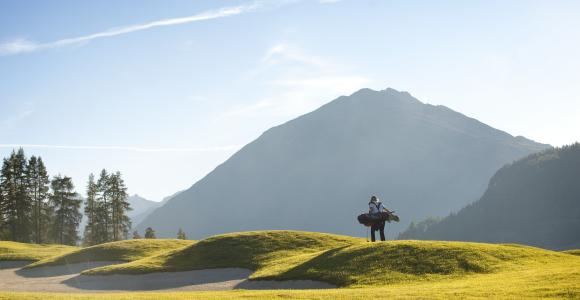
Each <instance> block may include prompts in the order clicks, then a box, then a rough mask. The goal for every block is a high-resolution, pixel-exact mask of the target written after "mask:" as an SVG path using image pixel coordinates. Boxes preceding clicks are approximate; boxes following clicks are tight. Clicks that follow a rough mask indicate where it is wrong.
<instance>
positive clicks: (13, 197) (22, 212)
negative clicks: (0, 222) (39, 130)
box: [0, 148, 31, 242]
mask: <svg viewBox="0 0 580 300" xmlns="http://www.w3.org/2000/svg"><path fill="white" fill-rule="evenodd" d="M0 178H1V185H2V188H1V189H2V193H3V197H2V198H3V207H2V209H3V211H2V214H3V215H4V223H5V226H6V230H7V231H8V238H9V239H10V240H12V241H18V242H30V232H31V220H30V217H31V209H30V208H31V203H30V199H29V198H28V194H27V184H26V156H25V155H24V150H22V148H20V149H18V152H16V151H14V150H13V151H12V154H11V155H10V157H9V158H8V159H4V161H3V164H2V170H1V172H0Z"/></svg>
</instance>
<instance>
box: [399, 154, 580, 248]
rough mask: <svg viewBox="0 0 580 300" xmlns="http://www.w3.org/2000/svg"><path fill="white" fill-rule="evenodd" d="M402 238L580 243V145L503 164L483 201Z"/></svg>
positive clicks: (559, 244)
mask: <svg viewBox="0 0 580 300" xmlns="http://www.w3.org/2000/svg"><path fill="white" fill-rule="evenodd" d="M399 237H400V238H401V239H429V240H433V239H437V240H460V241H479V242H493V243H520V244H528V245H534V246H539V247H545V248H552V249H578V248H580V144H578V143H576V144H574V145H571V146H565V147H563V148H557V149H549V150H546V151H543V152H540V153H536V154H532V155H530V156H528V157H525V158H523V159H521V160H518V161H517V162H514V163H513V164H509V165H506V166H504V167H503V168H501V169H500V170H499V171H497V173H496V174H495V175H494V176H493V177H492V178H491V180H490V181H489V186H488V188H487V191H486V192H485V193H484V194H483V196H482V197H481V199H480V200H478V201H477V202H475V203H473V204H470V205H469V206H467V207H465V208H463V209H462V210H460V211H459V212H458V213H457V214H452V215H449V216H448V217H446V218H444V219H443V220H441V221H439V222H437V221H425V222H422V223H419V224H416V225H413V226H411V227H409V228H408V229H407V230H406V231H405V232H403V233H401V235H400V236H399Z"/></svg>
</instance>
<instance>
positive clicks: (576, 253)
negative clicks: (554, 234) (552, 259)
mask: <svg viewBox="0 0 580 300" xmlns="http://www.w3.org/2000/svg"><path fill="white" fill-rule="evenodd" d="M562 252H564V253H567V254H572V255H578V256H580V249H574V250H566V251H562Z"/></svg>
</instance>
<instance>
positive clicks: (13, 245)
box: [0, 241, 78, 261]
mask: <svg viewBox="0 0 580 300" xmlns="http://www.w3.org/2000/svg"><path fill="white" fill-rule="evenodd" d="M77 249H78V248H77V247H72V246H64V245H53V244H25V243H17V242H10V241H0V261H7V260H28V261H38V260H42V259H46V258H49V257H54V256H58V255H63V254H66V253H70V252H72V251H75V250H77Z"/></svg>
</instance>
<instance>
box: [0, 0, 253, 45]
mask: <svg viewBox="0 0 580 300" xmlns="http://www.w3.org/2000/svg"><path fill="white" fill-rule="evenodd" d="M262 5H263V2H253V3H251V4H246V5H240V6H233V7H224V8H220V9H217V10H210V11H205V12H201V13H199V14H195V15H191V16H187V17H182V18H170V19H162V20H157V21H152V22H148V23H142V24H135V25H129V26H125V27H120V28H112V29H109V30H105V31H102V32H97V33H93V34H89V35H85V36H80V37H74V38H66V39H61V40H57V41H53V42H48V43H37V42H34V41H30V40H27V39H16V40H13V41H10V42H6V43H3V44H0V55H16V54H22V53H28V52H34V51H41V50H47V49H54V48H60V47H65V46H71V45H77V44H82V43H87V42H90V41H92V40H95V39H100V38H106V37H114V36H118V35H123V34H128V33H132V32H137V31H142V30H148V29H151V28H155V27H163V26H173V25H180V24H187V23H193V22H199V21H205V20H211V19H219V18H226V17H231V16H235V15H239V14H243V13H247V12H251V11H254V10H256V9H257V8H259V7H261V6H262Z"/></svg>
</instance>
